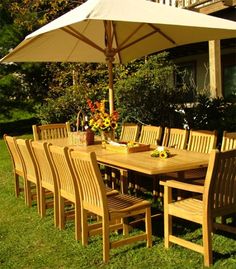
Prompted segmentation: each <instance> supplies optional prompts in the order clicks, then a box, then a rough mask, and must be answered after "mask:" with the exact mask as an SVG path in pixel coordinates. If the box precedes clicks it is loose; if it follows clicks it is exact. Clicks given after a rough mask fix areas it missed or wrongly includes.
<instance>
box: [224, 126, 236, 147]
mask: <svg viewBox="0 0 236 269" xmlns="http://www.w3.org/2000/svg"><path fill="white" fill-rule="evenodd" d="M235 148H236V132H232V133H230V132H227V131H224V132H223V138H222V144H221V148H220V150H221V151H225V150H229V149H235Z"/></svg>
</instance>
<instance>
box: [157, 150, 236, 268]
mask: <svg viewBox="0 0 236 269" xmlns="http://www.w3.org/2000/svg"><path fill="white" fill-rule="evenodd" d="M235 167H236V150H230V151H225V152H219V151H218V150H213V151H212V152H211V153H210V160H209V166H208V169H207V174H206V179H205V182H204V186H197V185H194V184H189V183H187V182H180V181H176V180H166V181H163V182H161V184H162V185H164V236H165V247H166V248H169V246H170V244H171V243H175V244H179V245H181V246H183V247H186V248H190V249H192V250H195V251H197V252H200V253H202V254H203V255H204V265H205V266H210V265H211V264H212V263H213V257H212V240H211V233H212V232H213V227H217V226H223V225H222V224H216V223H214V220H215V218H216V217H219V216H224V215H227V214H230V213H235V212H236V188H235V184H236V169H235ZM173 188H177V189H181V190H185V191H191V192H196V193H200V194H202V196H196V197H191V198H187V199H183V200H180V201H175V202H173V200H172V189H173ZM201 197H202V198H201ZM172 216H173V217H178V218H182V219H185V220H189V221H192V222H196V223H199V224H201V225H202V234H203V245H198V244H195V243H192V242H188V241H186V240H184V239H182V238H179V237H177V236H175V235H173V233H172Z"/></svg>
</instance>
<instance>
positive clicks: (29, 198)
mask: <svg viewBox="0 0 236 269" xmlns="http://www.w3.org/2000/svg"><path fill="white" fill-rule="evenodd" d="M25 196H26V197H25V199H26V203H27V205H28V207H31V206H32V196H31V183H30V182H29V181H28V180H26V184H25Z"/></svg>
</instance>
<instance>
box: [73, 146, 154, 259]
mask: <svg viewBox="0 0 236 269" xmlns="http://www.w3.org/2000/svg"><path fill="white" fill-rule="evenodd" d="M69 155H70V160H71V165H72V167H73V171H74V173H75V175H76V180H77V183H78V186H79V195H80V200H81V207H82V211H81V212H82V216H81V217H82V244H83V245H87V244H88V235H89V229H88V222H87V214H88V212H92V213H94V214H96V215H98V216H100V217H101V220H102V236H103V261H104V262H107V261H108V260H109V250H110V248H116V247H119V246H122V245H125V244H130V243H133V242H136V241H140V240H146V241H147V247H151V246H152V239H151V236H152V229H151V203H150V202H148V201H145V200H142V199H139V198H136V197H133V196H130V195H124V194H117V195H109V196H107V195H106V192H105V188H104V183H103V179H102V176H101V173H100V170H99V167H98V163H97V160H96V155H95V153H94V152H89V153H86V152H80V151H77V150H73V149H71V150H70V151H69ZM139 214H144V215H145V226H146V231H145V232H144V233H142V234H139V235H135V236H132V237H126V238H124V239H121V240H117V241H113V242H110V239H109V233H110V231H109V230H110V224H111V223H112V222H114V221H115V220H117V221H120V219H121V218H122V219H123V231H124V233H125V234H127V232H128V229H127V225H126V219H127V218H128V217H130V216H135V215H139Z"/></svg>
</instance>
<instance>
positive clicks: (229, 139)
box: [220, 131, 236, 233]
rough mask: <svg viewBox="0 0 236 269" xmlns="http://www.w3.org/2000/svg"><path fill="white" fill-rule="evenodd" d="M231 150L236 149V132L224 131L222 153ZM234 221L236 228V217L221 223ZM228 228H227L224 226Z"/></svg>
mask: <svg viewBox="0 0 236 269" xmlns="http://www.w3.org/2000/svg"><path fill="white" fill-rule="evenodd" d="M230 149H236V132H231V133H230V132H227V131H224V132H223V138H222V144H221V149H220V150H221V151H226V150H230ZM230 218H231V219H232V221H231V224H233V225H234V226H236V215H235V214H234V215H228V216H224V217H222V218H221V222H222V224H225V225H226V223H227V219H230ZM224 227H227V226H224ZM235 233H236V228H235Z"/></svg>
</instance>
